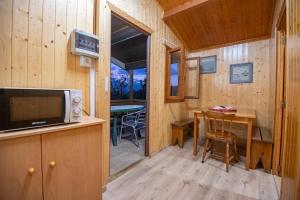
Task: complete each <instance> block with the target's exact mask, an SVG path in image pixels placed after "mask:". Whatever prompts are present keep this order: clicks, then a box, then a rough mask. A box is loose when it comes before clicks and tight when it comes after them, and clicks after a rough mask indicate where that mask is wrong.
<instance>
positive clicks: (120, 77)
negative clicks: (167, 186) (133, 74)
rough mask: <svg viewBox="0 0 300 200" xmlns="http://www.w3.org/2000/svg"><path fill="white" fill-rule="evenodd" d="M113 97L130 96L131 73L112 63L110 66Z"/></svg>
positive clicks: (123, 97) (115, 98) (122, 97)
mask: <svg viewBox="0 0 300 200" xmlns="http://www.w3.org/2000/svg"><path fill="white" fill-rule="evenodd" d="M110 70H111V71H110V86H111V99H112V100H120V99H129V98H130V74H129V73H128V72H127V71H126V70H124V69H123V68H121V67H119V66H117V65H115V64H113V63H111V68H110Z"/></svg>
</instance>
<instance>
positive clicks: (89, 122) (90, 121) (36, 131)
mask: <svg viewBox="0 0 300 200" xmlns="http://www.w3.org/2000/svg"><path fill="white" fill-rule="evenodd" d="M103 123H105V120H103V119H99V118H94V117H88V116H84V117H83V120H82V122H78V123H71V124H62V125H55V126H48V127H41V128H32V129H26V130H19V131H12V132H7V133H0V140H7V139H13V138H19V137H26V136H32V135H41V134H46V133H52V132H57V131H65V130H70V129H75V128H82V127H87V126H93V125H99V124H103Z"/></svg>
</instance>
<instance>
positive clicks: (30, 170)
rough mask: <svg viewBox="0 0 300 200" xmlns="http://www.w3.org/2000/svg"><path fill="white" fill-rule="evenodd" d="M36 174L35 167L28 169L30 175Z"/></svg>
mask: <svg viewBox="0 0 300 200" xmlns="http://www.w3.org/2000/svg"><path fill="white" fill-rule="evenodd" d="M34 172H35V169H34V168H33V167H31V168H29V169H28V174H30V175H32V174H33V173H34Z"/></svg>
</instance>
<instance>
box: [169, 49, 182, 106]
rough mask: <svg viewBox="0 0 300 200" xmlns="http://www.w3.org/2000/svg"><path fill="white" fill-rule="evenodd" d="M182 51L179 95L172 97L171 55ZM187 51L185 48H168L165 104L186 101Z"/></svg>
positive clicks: (179, 70) (179, 71)
mask: <svg viewBox="0 0 300 200" xmlns="http://www.w3.org/2000/svg"><path fill="white" fill-rule="evenodd" d="M177 51H180V63H179V67H178V95H177V96H171V83H170V80H171V67H170V65H171V54H172V53H174V52H177ZM184 63H185V49H184V47H177V48H170V47H168V46H167V47H166V66H165V103H176V102H183V101H184V87H185V85H184V84H185V81H184V76H185V70H184Z"/></svg>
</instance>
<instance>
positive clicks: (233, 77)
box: [230, 63, 253, 84]
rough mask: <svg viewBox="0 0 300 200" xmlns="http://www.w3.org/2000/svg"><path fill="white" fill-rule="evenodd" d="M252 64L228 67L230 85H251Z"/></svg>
mask: <svg viewBox="0 0 300 200" xmlns="http://www.w3.org/2000/svg"><path fill="white" fill-rule="evenodd" d="M252 82H253V63H242V64H232V65H230V83H231V84H238V83H252Z"/></svg>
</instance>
